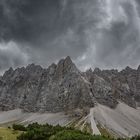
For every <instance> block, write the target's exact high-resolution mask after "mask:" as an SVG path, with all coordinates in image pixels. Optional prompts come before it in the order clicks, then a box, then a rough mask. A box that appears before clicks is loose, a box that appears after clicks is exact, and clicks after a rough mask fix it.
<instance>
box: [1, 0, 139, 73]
mask: <svg viewBox="0 0 140 140" xmlns="http://www.w3.org/2000/svg"><path fill="white" fill-rule="evenodd" d="M139 13H140V3H139V1H138V0H135V1H134V0H86V1H85V0H40V1H39V0H24V1H23V0H1V1H0V19H1V20H0V40H1V41H0V42H1V43H0V46H1V47H0V69H1V71H2V70H4V69H6V68H8V67H10V66H13V67H17V66H21V65H26V64H28V63H32V62H34V63H38V64H41V65H43V66H48V65H49V64H50V63H52V62H55V61H57V60H59V59H60V58H62V57H64V56H67V55H69V56H71V57H72V58H73V59H74V61H75V62H76V64H77V65H78V66H79V67H80V68H81V69H86V68H88V67H96V66H98V67H101V68H112V67H115V68H122V67H125V66H126V65H131V66H134V67H135V66H137V65H138V64H139V57H140V56H139V52H140V47H139V44H140V42H139V40H140V24H139V22H140V18H139V15H140V14H139ZM11 42H12V45H9V44H11ZM3 48H6V49H3Z"/></svg>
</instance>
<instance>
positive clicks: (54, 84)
mask: <svg viewBox="0 0 140 140" xmlns="http://www.w3.org/2000/svg"><path fill="white" fill-rule="evenodd" d="M119 100H121V101H123V102H125V103H126V104H128V105H129V106H132V107H137V106H140V68H138V69H137V70H134V69H131V68H129V67H127V68H126V69H124V70H122V71H121V72H118V71H117V70H103V71H101V70H100V69H98V68H96V69H95V70H94V71H92V70H91V69H90V70H88V71H86V72H84V73H82V72H80V71H79V70H78V69H77V67H76V66H75V64H74V63H73V62H72V60H71V59H70V57H66V58H65V59H62V60H60V61H59V62H58V64H52V65H51V66H49V67H48V68H47V69H43V68H42V67H41V66H38V65H34V64H31V65H28V66H27V67H26V68H24V67H23V68H17V69H16V70H13V69H12V68H10V69H9V70H8V71H6V72H5V74H4V75H3V76H2V77H0V110H11V109H15V108H21V109H24V111H28V112H45V111H50V112H60V111H67V110H73V109H75V108H85V107H93V106H94V105H95V103H96V102H99V103H100V104H104V105H106V106H109V107H111V108H114V107H116V105H117V103H118V101H119Z"/></svg>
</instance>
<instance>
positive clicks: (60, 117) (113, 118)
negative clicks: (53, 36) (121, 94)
mask: <svg viewBox="0 0 140 140" xmlns="http://www.w3.org/2000/svg"><path fill="white" fill-rule="evenodd" d="M84 118H85V120H82V121H85V122H86V121H87V122H89V123H90V124H91V128H92V130H93V134H100V132H99V130H98V128H97V123H99V124H100V125H102V126H103V127H105V128H106V129H107V130H109V131H110V132H111V133H113V134H114V135H116V136H121V137H131V136H133V135H136V134H140V109H134V108H131V107H129V106H127V105H126V104H124V103H119V105H118V106H117V108H116V109H111V108H109V107H106V106H103V105H100V104H97V106H96V107H94V108H91V109H90V113H89V114H88V115H87V116H86V117H84ZM72 119H73V118H71V117H69V116H68V115H65V114H64V113H44V114H41V113H23V112H22V111H21V110H20V109H16V110H12V111H6V112H0V125H1V124H6V123H10V122H18V123H23V124H25V125H27V124H29V123H33V122H38V123H40V124H44V123H49V124H52V125H56V124H60V125H62V126H63V125H67V124H69V123H70V122H71V121H72ZM82 127H84V124H83V126H82Z"/></svg>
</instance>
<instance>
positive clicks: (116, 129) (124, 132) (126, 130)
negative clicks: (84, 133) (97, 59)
mask: <svg viewBox="0 0 140 140" xmlns="http://www.w3.org/2000/svg"><path fill="white" fill-rule="evenodd" d="M93 114H94V117H95V119H96V121H97V122H99V123H100V124H101V125H102V126H104V127H105V128H107V129H108V130H110V132H113V133H114V134H117V135H119V136H123V137H131V136H133V135H136V134H140V110H139V109H134V108H131V107H129V106H127V105H126V104H124V103H119V105H118V106H117V108H116V109H114V110H113V109H110V108H108V107H106V106H103V105H99V104H98V105H97V106H96V107H95V108H94V110H93Z"/></svg>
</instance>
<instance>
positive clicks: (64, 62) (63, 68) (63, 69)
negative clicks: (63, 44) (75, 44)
mask: <svg viewBox="0 0 140 140" xmlns="http://www.w3.org/2000/svg"><path fill="white" fill-rule="evenodd" d="M79 72H80V71H79V70H78V69H77V67H76V65H75V64H74V63H73V62H72V60H71V58H70V56H67V57H66V58H65V59H61V60H60V61H59V62H58V64H57V67H56V73H55V74H56V76H57V77H63V76H64V75H65V74H67V73H77V74H78V73H79Z"/></svg>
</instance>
